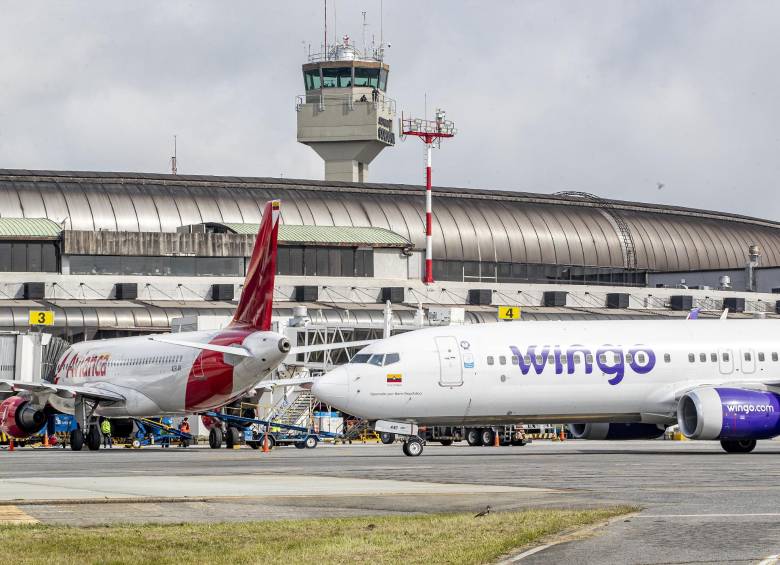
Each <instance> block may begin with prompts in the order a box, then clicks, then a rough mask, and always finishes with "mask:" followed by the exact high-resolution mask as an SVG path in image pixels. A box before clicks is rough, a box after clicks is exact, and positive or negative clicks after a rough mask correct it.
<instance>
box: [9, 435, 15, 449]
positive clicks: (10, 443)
mask: <svg viewBox="0 0 780 565" xmlns="http://www.w3.org/2000/svg"><path fill="white" fill-rule="evenodd" d="M13 450H14V438H9V439H8V451H13Z"/></svg>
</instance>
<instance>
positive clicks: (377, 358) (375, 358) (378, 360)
mask: <svg viewBox="0 0 780 565" xmlns="http://www.w3.org/2000/svg"><path fill="white" fill-rule="evenodd" d="M384 358H385V355H384V353H377V354H375V355H372V356H371V359H369V360H368V364H369V365H376V366H377V367H381V366H382V361H383V360H384Z"/></svg>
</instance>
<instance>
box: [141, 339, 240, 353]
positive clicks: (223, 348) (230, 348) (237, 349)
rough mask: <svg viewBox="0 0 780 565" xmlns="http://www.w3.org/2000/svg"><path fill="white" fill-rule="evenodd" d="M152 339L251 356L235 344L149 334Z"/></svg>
mask: <svg viewBox="0 0 780 565" xmlns="http://www.w3.org/2000/svg"><path fill="white" fill-rule="evenodd" d="M149 339H151V340H152V341H159V342H162V343H170V344H171V345H181V346H182V347H192V348H194V349H206V350H208V351H218V352H220V353H227V354H229V355H237V356H238V357H251V356H252V354H251V353H249V351H247V350H246V349H244V348H243V347H237V346H235V345H215V344H213V343H198V342H197V341H185V340H183V339H171V338H168V337H162V336H149Z"/></svg>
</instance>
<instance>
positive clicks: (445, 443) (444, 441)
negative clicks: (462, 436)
mask: <svg viewBox="0 0 780 565" xmlns="http://www.w3.org/2000/svg"><path fill="white" fill-rule="evenodd" d="M439 443H440V444H442V445H443V446H444V447H449V446H450V445H452V440H451V439H443V440H441V441H440V442H439Z"/></svg>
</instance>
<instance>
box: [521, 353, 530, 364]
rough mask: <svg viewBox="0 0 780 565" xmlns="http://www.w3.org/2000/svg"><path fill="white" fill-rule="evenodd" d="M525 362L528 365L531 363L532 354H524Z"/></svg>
mask: <svg viewBox="0 0 780 565" xmlns="http://www.w3.org/2000/svg"><path fill="white" fill-rule="evenodd" d="M523 362H524V363H525V364H526V366H528V365H530V364H531V356H530V355H523Z"/></svg>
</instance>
